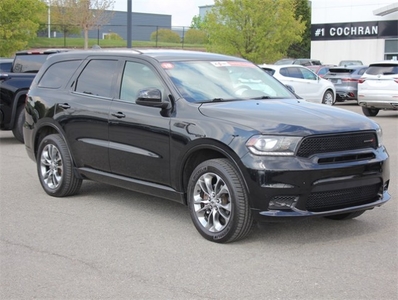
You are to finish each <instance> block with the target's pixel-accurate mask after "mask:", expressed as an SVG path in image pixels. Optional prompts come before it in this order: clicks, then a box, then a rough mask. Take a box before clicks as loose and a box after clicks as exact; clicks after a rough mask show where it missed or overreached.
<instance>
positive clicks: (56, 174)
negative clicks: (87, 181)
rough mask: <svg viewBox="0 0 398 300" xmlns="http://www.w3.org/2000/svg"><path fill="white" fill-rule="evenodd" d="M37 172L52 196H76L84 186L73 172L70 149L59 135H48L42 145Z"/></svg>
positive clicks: (47, 191) (42, 183)
mask: <svg viewBox="0 0 398 300" xmlns="http://www.w3.org/2000/svg"><path fill="white" fill-rule="evenodd" d="M37 172H38V175H39V179H40V183H41V185H42V187H43V189H44V190H45V192H46V193H47V194H49V195H50V196H55V197H64V196H70V195H73V194H76V193H77V192H78V191H79V189H80V187H81V185H82V179H80V178H77V177H76V176H75V174H74V172H73V162H72V159H71V157H70V155H69V151H68V147H67V145H66V143H65V141H64V140H63V139H62V137H61V136H60V135H59V134H51V135H48V136H46V137H45V138H44V139H43V140H42V142H41V143H40V146H39V152H38V156H37Z"/></svg>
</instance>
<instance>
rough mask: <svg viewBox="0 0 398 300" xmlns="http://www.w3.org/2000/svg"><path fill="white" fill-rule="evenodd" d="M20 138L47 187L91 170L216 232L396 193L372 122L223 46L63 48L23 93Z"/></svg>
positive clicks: (61, 187)
mask: <svg viewBox="0 0 398 300" xmlns="http://www.w3.org/2000/svg"><path fill="white" fill-rule="evenodd" d="M24 138H25V145H26V149H27V152H28V155H29V156H30V157H31V158H32V159H33V160H34V161H36V163H37V170H38V176H39V179H40V183H41V185H42V186H43V188H44V190H45V192H46V193H48V194H49V195H51V196H56V197H63V196H68V195H73V194H75V193H77V192H78V190H79V188H80V186H81V184H82V180H83V179H90V180H95V181H99V182H103V183H107V184H112V185H116V186H119V187H124V188H127V189H131V190H135V191H138V192H142V193H147V194H151V195H155V196H159V197H163V198H167V199H171V200H174V201H178V202H180V203H183V204H186V205H187V206H188V207H189V211H190V214H191V217H192V220H193V223H194V225H195V227H196V228H197V230H198V231H199V232H200V233H201V234H202V236H203V237H205V238H206V239H209V240H212V241H215V242H219V243H222V242H231V241H234V240H237V239H240V238H243V237H244V236H246V235H247V234H248V232H249V231H250V228H251V226H252V223H253V220H257V221H265V220H270V219H274V220H275V219H283V218H300V217H310V216H323V217H328V218H331V219H350V218H354V217H357V216H359V215H361V214H362V213H363V212H364V211H366V210H369V209H372V208H374V207H376V206H380V205H382V204H383V203H385V202H387V201H388V200H389V199H390V195H389V194H388V191H387V189H388V185H389V164H388V154H387V152H386V149H385V148H384V146H383V145H382V140H381V129H380V128H379V126H378V125H377V124H376V123H375V122H373V121H372V120H369V119H368V118H366V117H364V116H361V115H359V114H355V113H351V112H348V111H346V110H342V109H338V108H333V107H329V106H325V105H319V104H313V103H308V102H306V101H304V100H302V99H297V98H296V97H295V96H294V94H292V93H291V92H290V91H289V90H288V89H287V88H286V87H285V86H284V85H282V84H281V83H280V82H279V81H277V80H276V79H274V78H273V77H272V76H269V75H268V74H266V73H265V72H263V71H262V70H261V69H260V68H258V67H257V66H256V65H254V64H252V63H251V62H248V61H246V60H244V59H240V58H236V57H229V56H224V55H219V54H211V53H203V52H190V51H183V50H180V51H172V50H140V51H138V50H115V51H104V50H95V51H94V50H91V51H76V52H70V53H63V54H55V55H53V56H51V57H49V58H48V60H47V61H46V63H45V64H44V65H43V67H42V68H41V70H40V72H39V73H38V74H37V76H36V78H35V80H34V82H33V84H32V86H31V89H30V91H29V93H28V98H27V102H26V123H25V126H24Z"/></svg>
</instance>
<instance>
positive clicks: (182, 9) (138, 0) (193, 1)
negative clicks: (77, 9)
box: [114, 0, 214, 26]
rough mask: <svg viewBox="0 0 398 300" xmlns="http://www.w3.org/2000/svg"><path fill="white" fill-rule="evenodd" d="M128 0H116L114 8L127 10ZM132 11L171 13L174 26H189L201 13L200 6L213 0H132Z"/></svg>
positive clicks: (211, 2)
mask: <svg viewBox="0 0 398 300" xmlns="http://www.w3.org/2000/svg"><path fill="white" fill-rule="evenodd" d="M127 2H128V0H115V5H114V10H118V11H127ZM131 3H132V5H131V7H132V11H133V12H140V13H153V14H165V15H171V23H172V25H173V26H189V25H191V21H192V18H193V17H194V16H196V15H199V6H204V5H213V4H214V1H213V0H132V1H131Z"/></svg>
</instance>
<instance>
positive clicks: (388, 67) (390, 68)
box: [366, 64, 398, 75]
mask: <svg viewBox="0 0 398 300" xmlns="http://www.w3.org/2000/svg"><path fill="white" fill-rule="evenodd" d="M366 73H367V74H370V75H379V74H380V75H393V74H398V65H396V64H380V65H372V66H370V67H369V68H368V70H367V71H366Z"/></svg>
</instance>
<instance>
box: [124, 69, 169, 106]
mask: <svg viewBox="0 0 398 300" xmlns="http://www.w3.org/2000/svg"><path fill="white" fill-rule="evenodd" d="M147 88H157V89H159V90H160V91H161V92H162V95H163V94H164V88H163V84H162V82H161V81H160V79H159V77H158V76H157V74H156V73H155V72H154V71H153V70H152V69H150V68H149V67H147V66H146V65H143V64H141V63H136V62H127V63H126V65H125V68H124V72H123V79H122V86H121V89H120V99H123V100H127V101H132V102H135V100H136V99H137V95H138V92H139V91H140V90H142V89H147Z"/></svg>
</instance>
